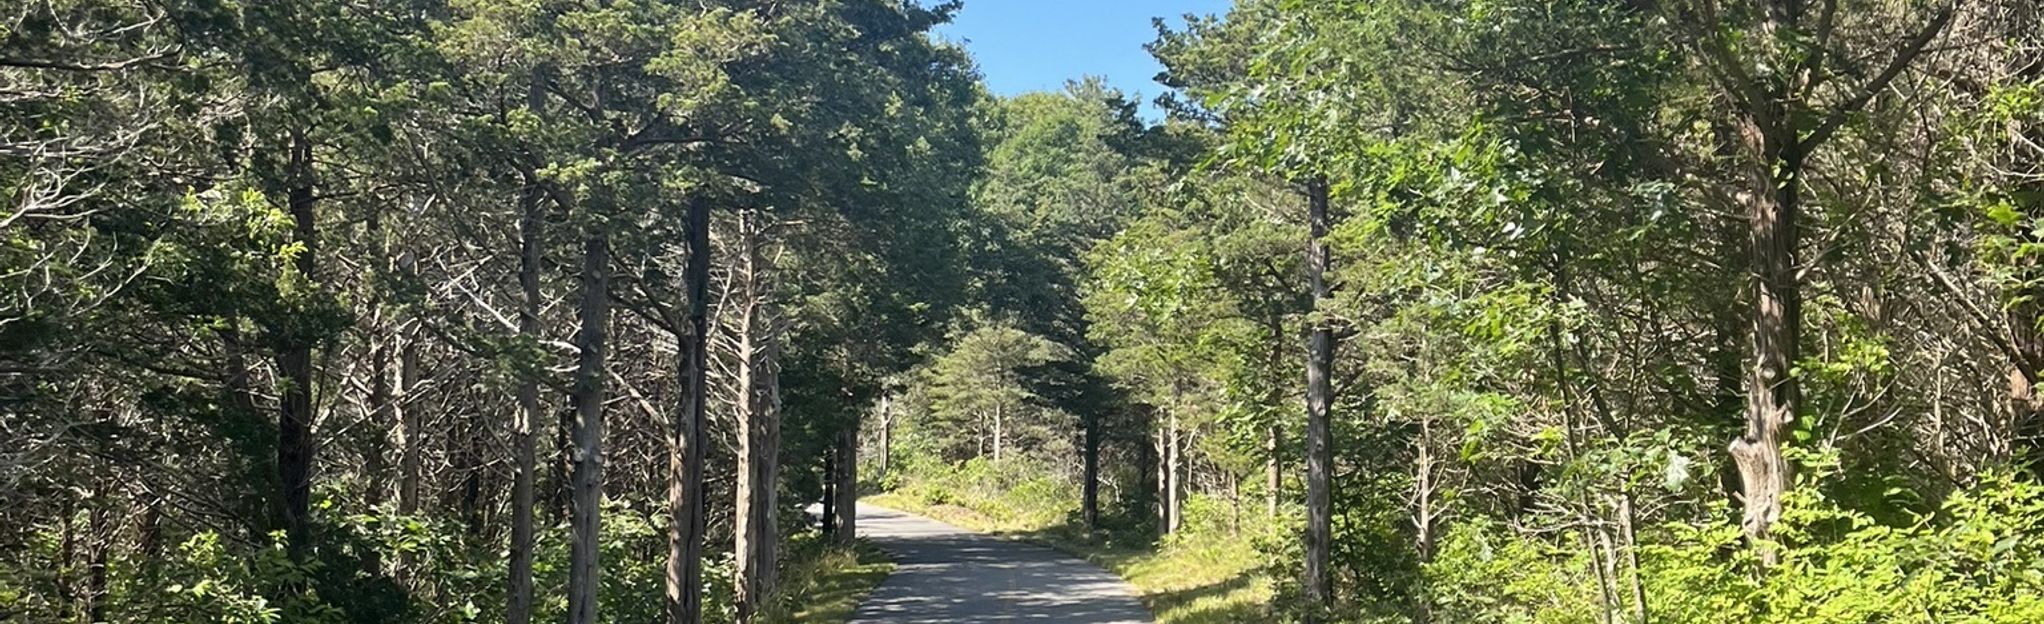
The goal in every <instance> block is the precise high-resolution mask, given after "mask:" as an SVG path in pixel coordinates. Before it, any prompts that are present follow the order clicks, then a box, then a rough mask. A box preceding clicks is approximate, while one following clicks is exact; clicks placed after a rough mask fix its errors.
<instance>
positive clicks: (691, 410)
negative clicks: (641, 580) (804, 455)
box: [667, 198, 711, 624]
mask: <svg viewBox="0 0 2044 624" xmlns="http://www.w3.org/2000/svg"><path fill="white" fill-rule="evenodd" d="M710 253H711V249H710V204H709V201H708V200H706V199H700V198H697V199H693V200H691V201H690V202H689V205H688V262H687V266H686V267H685V268H684V269H683V275H682V281H683V282H684V283H683V291H684V292H685V293H686V295H687V297H688V333H687V334H686V335H684V336H682V350H681V351H682V353H681V358H682V362H681V373H682V374H681V378H682V381H681V383H682V387H683V396H682V405H681V413H680V414H677V415H675V431H674V439H673V440H672V441H671V443H670V444H669V446H668V448H669V451H668V458H667V462H668V463H667V466H668V471H669V475H668V478H669V482H668V488H667V504H668V514H669V519H668V521H669V522H670V523H671V524H670V528H669V531H668V542H667V622H668V624H697V623H698V622H701V621H702V614H703V528H704V526H703V524H704V518H703V500H704V498H703V453H704V452H706V451H707V450H708V449H709V447H708V446H706V445H705V444H706V441H705V440H704V437H703V429H704V425H703V414H704V409H705V406H706V404H707V403H706V402H707V400H708V395H707V389H708V385H707V384H706V383H705V377H706V375H707V371H708V366H707V363H708V353H709V348H710V324H709V306H710Z"/></svg>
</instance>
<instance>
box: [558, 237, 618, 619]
mask: <svg viewBox="0 0 2044 624" xmlns="http://www.w3.org/2000/svg"><path fill="white" fill-rule="evenodd" d="M595 227H597V228H600V227H601V226H595ZM581 281H582V284H581V286H582V295H581V296H582V301H581V304H580V306H581V308H580V311H579V314H580V316H581V325H582V326H581V330H580V331H579V332H578V333H577V334H576V336H575V346H576V347H577V350H578V353H577V355H576V361H575V429H574V432H573V434H572V435H573V444H574V467H575V469H574V473H573V475H571V477H570V478H571V479H572V484H571V487H570V489H571V490H572V496H571V500H572V504H571V507H572V510H571V512H570V513H571V515H570V517H569V532H570V538H569V548H568V622H569V624H595V623H596V622H598V621H600V620H599V619H598V617H597V590H598V588H599V587H600V581H599V578H598V575H599V572H600V570H601V569H602V568H601V567H599V566H598V561H597V559H598V551H597V548H598V543H597V539H598V536H599V535H600V533H601V526H600V525H601V523H602V510H601V509H600V507H599V506H600V505H601V503H602V500H603V400H604V356H605V345H604V342H605V340H606V338H607V333H608V331H609V328H608V325H609V323H610V241H609V240H608V238H607V237H606V236H605V234H604V233H603V232H602V231H601V230H600V229H597V230H593V231H591V232H589V234H588V238H587V240H585V241H584V242H583V247H582V278H581Z"/></svg>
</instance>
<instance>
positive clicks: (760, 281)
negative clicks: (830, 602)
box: [735, 211, 780, 622]
mask: <svg viewBox="0 0 2044 624" xmlns="http://www.w3.org/2000/svg"><path fill="white" fill-rule="evenodd" d="M759 218H760V217H759V215H757V214H755V213H753V212H751V211H747V212H745V213H743V214H742V215H741V219H740V222H741V223H740V226H739V227H740V236H741V239H742V240H741V242H740V243H739V245H740V247H741V249H740V252H739V253H740V255H739V267H738V268H737V275H736V279H737V280H739V288H741V289H742V293H741V295H740V303H739V306H740V311H739V318H738V361H739V363H738V380H737V382H738V388H739V394H740V396H741V399H740V401H739V403H740V405H739V414H738V422H739V428H740V431H741V433H740V434H739V436H738V440H739V448H738V496H737V499H738V502H737V506H738V509H737V512H736V513H737V519H736V522H737V526H736V528H735V533H736V539H737V544H736V551H737V566H736V568H737V570H736V574H737V577H738V580H737V583H736V585H737V593H738V595H737V602H738V619H739V621H740V622H751V621H753V620H754V618H755V617H757V616H758V615H759V612H760V610H761V609H762V608H763V607H764V606H765V601H766V599H767V597H768V596H769V595H771V594H772V592H773V580H774V579H773V574H774V564H775V557H774V539H775V530H774V494H775V492H774V488H775V485H776V483H777V481H776V480H775V478H774V475H775V468H776V465H777V464H778V463H779V462H778V459H779V458H778V455H779V449H778V448H777V447H778V442H779V433H780V432H779V423H778V422H777V420H778V419H779V417H780V414H779V412H778V410H777V408H778V407H779V405H778V403H779V397H778V394H779V387H778V384H777V383H776V380H775V376H776V373H775V372H774V369H773V366H774V353H773V351H774V349H773V344H774V341H775V337H774V336H773V334H774V332H773V330H772V323H773V320H772V318H771V316H770V313H769V311H768V308H769V299H770V297H769V295H768V293H767V283H766V275H765V271H766V267H765V266H764V265H765V262H764V259H763V258H761V249H760V246H761V245H762V241H761V239H762V231H761V227H762V226H761V224H760V223H758V219H759Z"/></svg>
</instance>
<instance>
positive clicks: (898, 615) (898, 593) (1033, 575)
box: [851, 503, 1151, 624]
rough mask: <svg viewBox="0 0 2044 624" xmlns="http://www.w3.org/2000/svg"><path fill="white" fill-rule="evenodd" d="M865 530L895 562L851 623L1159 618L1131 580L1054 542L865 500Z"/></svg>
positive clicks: (1105, 622)
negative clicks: (989, 531) (979, 529)
mask: <svg viewBox="0 0 2044 624" xmlns="http://www.w3.org/2000/svg"><path fill="white" fill-rule="evenodd" d="M859 535H860V536H861V537H864V538H866V539H867V540H868V541H870V542H872V543H873V544H874V545H876V546H879V547H880V548H881V549H882V550H885V551H887V553H888V554H889V555H892V556H893V557H894V562H895V568H894V574H892V575H890V576H888V577H887V581H886V582H883V583H881V584H880V587H879V588H877V589H874V590H873V594H872V595H871V596H867V597H866V601H865V602H864V603H861V604H860V605H859V609H858V611H855V612H853V613H852V620H851V624H940V623H946V624H948V623H951V622H991V623H1014V622H1044V623H1047V624H1048V623H1055V624H1150V622H1151V619H1150V613H1149V611H1147V610H1145V609H1144V608H1143V605H1142V603H1141V602H1138V601H1137V600H1136V598H1135V591H1134V589H1133V588H1131V587H1129V585H1128V583H1126V582H1123V581H1122V580H1121V579H1120V578H1119V577H1116V576H1115V575H1113V574H1111V573H1109V572H1108V571H1106V570H1102V569H1100V567H1099V566H1096V565H1093V564H1092V563H1088V562H1086V561H1085V560H1082V559H1078V558H1075V557H1072V556H1070V555H1066V554H1064V553H1061V552H1058V551H1055V550H1051V549H1049V548H1044V547H1041V546H1036V545H1033V544H1025V543H1022V542H1017V541H1013V540H1004V539H1000V538H997V537H993V536H989V535H984V534H980V533H974V532H972V531H968V530H965V529H961V528H958V527H955V526H951V525H948V524H944V523H942V522H938V521H936V520H931V519H929V518H924V517H922V516H917V515H913V514H908V513H903V512H900V511H895V510H892V509H887V508H884V507H875V506H872V505H867V504H864V503H861V504H860V505H859Z"/></svg>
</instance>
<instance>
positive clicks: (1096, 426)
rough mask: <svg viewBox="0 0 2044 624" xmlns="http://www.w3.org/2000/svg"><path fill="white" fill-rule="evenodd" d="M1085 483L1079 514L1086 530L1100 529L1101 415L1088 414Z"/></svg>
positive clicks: (1081, 491)
mask: <svg viewBox="0 0 2044 624" xmlns="http://www.w3.org/2000/svg"><path fill="white" fill-rule="evenodd" d="M1084 435H1085V437H1086V440H1085V447H1086V448H1085V451H1084V453H1085V457H1084V458H1082V461H1084V462H1085V472H1086V474H1085V483H1084V484H1083V485H1082V486H1081V489H1080V491H1079V516H1080V517H1081V518H1082V519H1083V521H1084V522H1085V523H1086V532H1087V533H1092V532H1094V531H1098V530H1100V416H1099V415H1098V414H1088V415H1087V416H1086V431H1085V434H1084Z"/></svg>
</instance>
